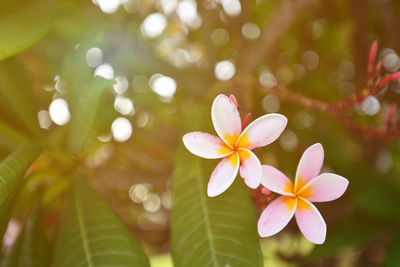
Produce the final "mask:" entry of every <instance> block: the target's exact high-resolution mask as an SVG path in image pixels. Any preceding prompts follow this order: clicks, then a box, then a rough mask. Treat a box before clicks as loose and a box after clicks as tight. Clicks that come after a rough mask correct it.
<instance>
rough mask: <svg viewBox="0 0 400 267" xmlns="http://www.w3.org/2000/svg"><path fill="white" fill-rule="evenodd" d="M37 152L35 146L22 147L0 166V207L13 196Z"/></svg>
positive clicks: (37, 149) (38, 150) (38, 149)
mask: <svg viewBox="0 0 400 267" xmlns="http://www.w3.org/2000/svg"><path fill="white" fill-rule="evenodd" d="M39 152H40V148H39V146H37V145H32V144H27V145H23V146H21V147H20V148H18V149H17V150H15V151H14V152H13V153H12V154H11V155H9V156H8V157H7V158H6V159H4V161H3V162H2V163H1V164H0V206H2V205H3V204H4V202H5V201H6V200H7V199H8V198H9V197H12V196H13V195H14V194H15V192H16V191H17V189H18V185H19V184H20V182H21V178H22V177H23V175H24V174H25V171H26V169H27V168H28V167H29V166H30V165H31V163H32V161H33V160H34V159H35V158H36V157H37V156H38V154H39Z"/></svg>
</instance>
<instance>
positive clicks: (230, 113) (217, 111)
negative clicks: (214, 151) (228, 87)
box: [211, 94, 242, 147]
mask: <svg viewBox="0 0 400 267" xmlns="http://www.w3.org/2000/svg"><path fill="white" fill-rule="evenodd" d="M211 118H212V121H213V124H214V128H215V131H216V132H217V134H218V136H219V137H221V139H222V140H224V142H225V143H226V144H228V145H229V146H231V147H233V146H234V145H235V143H236V140H237V138H238V137H239V135H240V132H241V131H242V121H241V120H240V114H239V111H238V109H237V107H236V105H235V103H233V102H232V100H231V99H229V97H227V96H226V95H222V94H221V95H218V96H217V97H216V98H215V100H214V103H213V105H212V108H211Z"/></svg>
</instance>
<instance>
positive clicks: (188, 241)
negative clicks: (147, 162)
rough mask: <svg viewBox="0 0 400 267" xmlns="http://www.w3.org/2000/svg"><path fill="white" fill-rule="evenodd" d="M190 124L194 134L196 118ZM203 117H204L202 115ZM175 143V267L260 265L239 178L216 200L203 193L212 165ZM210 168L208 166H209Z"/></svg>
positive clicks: (250, 213) (256, 239)
mask: <svg viewBox="0 0 400 267" xmlns="http://www.w3.org/2000/svg"><path fill="white" fill-rule="evenodd" d="M201 114H204V113H199V114H198V115H197V117H196V118H194V119H192V120H191V123H193V124H192V127H190V128H191V130H195V129H196V130H199V129H200V128H199V127H200V123H199V121H200V120H201V118H202V117H204V116H202V115H201ZM207 117H208V116H207ZM204 162H205V160H204V159H200V158H198V157H196V156H194V155H192V154H190V153H189V152H188V151H187V150H186V148H185V147H184V146H183V145H181V146H180V148H179V150H178V154H177V159H176V161H175V170H174V174H173V208H172V214H171V216H172V218H171V219H172V221H171V231H172V252H173V258H174V264H175V266H177V267H180V266H190V267H196V266H199V267H203V266H262V265H263V256H262V252H261V247H260V241H259V240H260V239H259V237H258V234H257V231H256V220H255V212H254V207H253V205H252V202H251V200H250V197H249V193H248V190H247V188H246V186H245V185H244V183H243V181H241V179H236V181H235V183H234V184H233V185H232V186H231V187H230V188H229V189H228V190H227V191H226V192H224V193H223V194H221V195H220V196H217V197H214V198H210V197H208V196H207V193H206V183H207V182H208V180H209V177H210V174H211V171H212V167H214V166H215V164H216V162H210V161H209V162H208V163H210V164H211V165H212V166H210V165H207V167H205V166H204V165H203V163H204ZM210 167H211V168H210Z"/></svg>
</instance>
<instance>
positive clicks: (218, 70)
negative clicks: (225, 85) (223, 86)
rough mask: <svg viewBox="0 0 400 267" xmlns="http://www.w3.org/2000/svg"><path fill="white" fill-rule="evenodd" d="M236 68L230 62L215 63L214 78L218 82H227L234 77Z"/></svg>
mask: <svg viewBox="0 0 400 267" xmlns="http://www.w3.org/2000/svg"><path fill="white" fill-rule="evenodd" d="M235 72H236V67H235V65H234V64H233V62H232V61H230V60H223V61H220V62H217V64H215V68H214V74H215V77H216V78H217V79H218V80H220V81H227V80H230V79H232V77H233V76H234V75H235Z"/></svg>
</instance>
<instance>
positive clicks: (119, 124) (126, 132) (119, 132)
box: [111, 117, 133, 142]
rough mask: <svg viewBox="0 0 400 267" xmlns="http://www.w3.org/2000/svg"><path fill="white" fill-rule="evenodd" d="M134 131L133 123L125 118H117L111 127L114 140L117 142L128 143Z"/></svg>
mask: <svg viewBox="0 0 400 267" xmlns="http://www.w3.org/2000/svg"><path fill="white" fill-rule="evenodd" d="M132 131H133V129H132V124H131V122H130V121H129V120H128V119H126V118H124V117H119V118H116V119H115V120H114V121H113V123H112V125H111V132H112V135H113V138H114V140H115V141H117V142H125V141H127V140H128V139H129V138H130V137H131V135H132Z"/></svg>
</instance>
